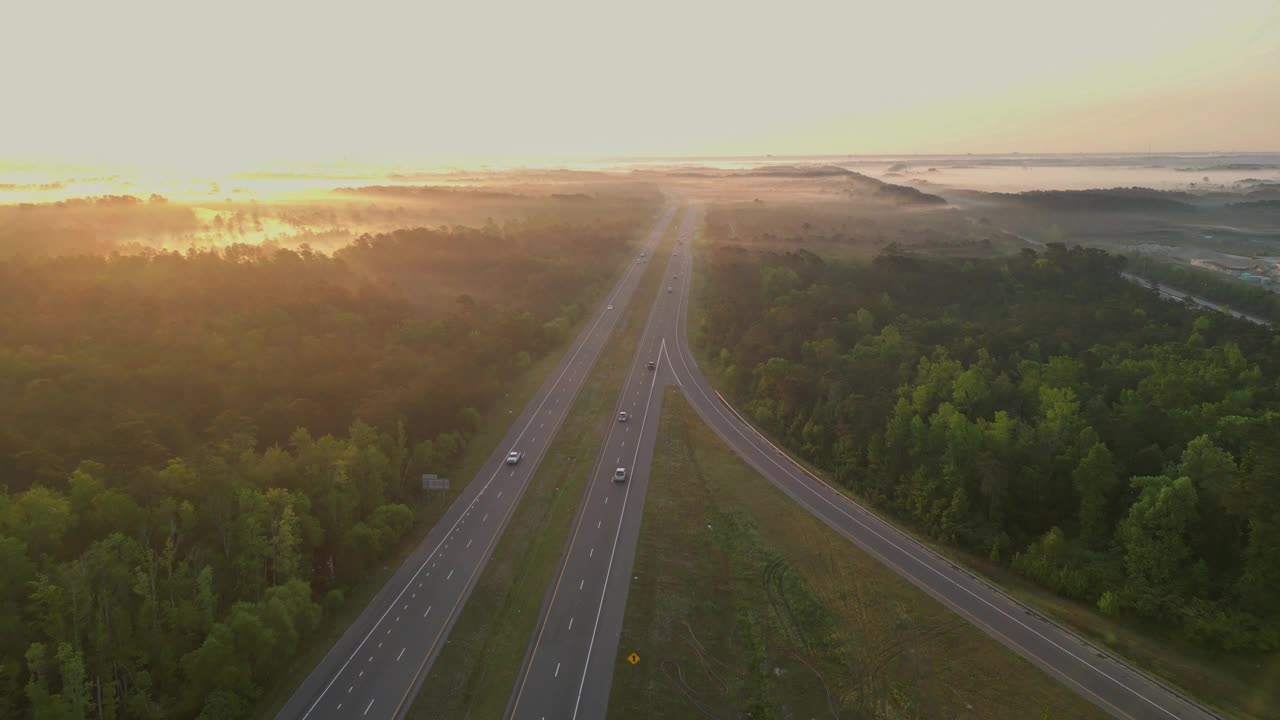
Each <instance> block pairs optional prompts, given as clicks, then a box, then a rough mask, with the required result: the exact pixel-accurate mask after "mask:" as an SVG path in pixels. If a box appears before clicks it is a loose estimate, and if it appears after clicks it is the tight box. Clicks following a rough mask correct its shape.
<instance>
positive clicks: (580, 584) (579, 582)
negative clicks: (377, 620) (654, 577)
mask: <svg viewBox="0 0 1280 720" xmlns="http://www.w3.org/2000/svg"><path fill="white" fill-rule="evenodd" d="M584 582H586V579H582V580H579V581H578V589H579V590H581V589H582V583H584ZM369 659H370V660H372V659H373V658H369Z"/></svg>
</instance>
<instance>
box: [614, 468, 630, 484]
mask: <svg viewBox="0 0 1280 720" xmlns="http://www.w3.org/2000/svg"><path fill="white" fill-rule="evenodd" d="M613 481H614V482H626V481H627V469H626V468H618V469H617V470H614V471H613Z"/></svg>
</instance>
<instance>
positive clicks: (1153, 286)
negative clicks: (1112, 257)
mask: <svg viewBox="0 0 1280 720" xmlns="http://www.w3.org/2000/svg"><path fill="white" fill-rule="evenodd" d="M1120 275H1121V276H1122V277H1124V279H1126V280H1128V281H1130V282H1134V283H1137V284H1139V285H1142V286H1143V287H1145V288H1148V289H1150V290H1155V291H1156V292H1157V293H1158V294H1159V295H1160V297H1162V298H1165V299H1167V300H1174V301H1177V302H1183V303H1186V302H1189V303H1193V304H1195V305H1199V306H1201V307H1206V308H1209V309H1210V310H1217V311H1218V312H1220V313H1226V314H1228V315H1230V316H1232V317H1236V318H1240V319H1241V320H1248V321H1249V322H1251V323H1253V324H1255V325H1265V326H1266V327H1271V322H1270V321H1268V320H1264V319H1262V318H1260V317H1258V316H1257V315H1250V314H1249V313H1244V312H1240V311H1239V310H1234V309H1232V308H1229V307H1227V306H1226V305H1222V304H1220V303H1216V302H1213V301H1212V300H1206V299H1204V298H1202V297H1197V296H1195V295H1192V294H1190V293H1185V292H1182V291H1181V290H1179V289H1177V288H1173V287H1169V286H1168V285H1164V284H1162V283H1157V282H1151V281H1150V280H1148V279H1146V278H1144V277H1139V276H1137V275H1134V274H1133V273H1127V272H1122V273H1120Z"/></svg>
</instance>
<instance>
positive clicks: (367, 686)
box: [277, 206, 676, 720]
mask: <svg viewBox="0 0 1280 720" xmlns="http://www.w3.org/2000/svg"><path fill="white" fill-rule="evenodd" d="M675 209H676V208H675V207H674V206H669V207H667V208H665V209H664V210H663V211H662V212H661V214H660V216H659V218H658V220H657V222H656V224H655V225H654V227H653V228H652V230H651V231H650V233H649V235H648V237H647V238H646V240H645V241H644V243H643V249H644V251H645V253H646V254H647V255H648V256H650V257H652V255H653V253H654V250H655V248H656V247H657V245H658V242H659V241H660V240H661V238H662V236H663V234H664V233H665V231H666V229H667V226H668V225H669V223H670V222H671V219H672V217H673V216H674V214H675ZM645 267H647V264H646V263H639V264H638V263H635V262H634V261H633V260H632V259H628V261H627V267H626V269H625V271H624V272H623V274H622V277H621V278H620V279H619V280H618V282H617V284H616V286H615V287H614V288H613V290H612V291H611V292H610V293H609V295H608V297H607V299H606V300H604V301H603V302H601V304H600V307H599V308H598V309H597V311H596V313H595V314H594V315H593V317H592V318H591V319H590V320H589V322H588V323H587V326H586V327H585V328H584V329H583V330H582V332H581V333H580V334H579V336H578V337H577V338H576V339H575V341H574V342H573V344H572V345H571V346H570V348H569V350H568V351H566V353H565V355H564V357H563V359H562V360H561V361H560V363H559V365H558V366H557V367H556V369H555V370H553V371H552V373H551V375H550V377H549V378H548V379H547V380H546V382H545V383H544V384H543V386H542V387H541V388H540V389H539V390H538V392H537V393H536V394H535V395H534V397H533V398H532V399H531V400H530V401H529V404H528V405H527V406H526V407H525V409H524V411H523V412H522V413H521V414H520V416H519V417H518V418H517V419H516V420H515V422H514V423H513V424H512V426H511V429H510V430H509V431H508V432H507V435H506V437H504V438H503V441H502V444H501V445H499V446H498V447H497V448H495V449H494V451H493V454H492V455H491V456H490V457H489V459H488V460H487V461H486V462H485V464H484V465H483V466H482V467H481V469H480V471H479V472H478V473H477V475H476V477H475V478H474V479H473V480H472V481H471V482H470V483H469V484H468V486H467V487H466V488H465V489H464V490H463V491H462V493H461V494H460V495H459V496H458V498H457V499H456V500H455V501H454V503H453V505H452V506H451V507H450V508H449V510H448V511H447V512H446V513H445V515H444V517H443V518H442V519H441V520H440V522H438V523H437V524H436V527H435V528H433V529H432V530H431V532H430V533H429V534H428V535H427V537H426V539H425V540H424V541H423V542H422V543H421V544H420V545H419V546H418V548H417V549H415V550H414V552H413V553H412V554H411V555H410V557H409V558H408V560H407V561H406V562H405V563H404V565H403V566H402V567H401V568H400V570H399V571H398V572H397V573H396V574H395V576H394V577H392V579H391V580H390V581H389V582H388V583H387V584H386V586H384V587H383V589H382V590H381V591H380V592H379V593H378V595H377V596H376V597H375V598H374V600H373V601H372V602H371V603H370V604H369V606H368V607H367V608H366V609H365V610H364V612H363V613H361V615H360V617H359V618H358V619H357V620H356V621H355V622H354V623H353V624H352V626H351V627H350V628H349V629H348V630H347V632H346V633H345V634H344V635H343V636H342V638H340V639H339V640H338V642H337V643H336V644H335V645H334V647H333V649H332V650H331V651H330V652H329V654H328V655H327V656H326V657H325V658H324V660H322V661H321V662H320V664H319V665H318V666H317V667H316V669H315V670H314V671H312V673H311V675H310V676H308V677H307V679H306V680H305V681H304V682H303V683H302V685H301V686H300V687H299V688H298V690H297V691H296V692H295V693H294V695H293V697H291V698H290V699H289V701H288V703H286V705H285V706H284V708H283V709H281V711H280V713H279V715H278V716H277V717H278V718H281V719H282V720H284V719H288V720H295V719H297V718H304V719H307V720H336V719H338V718H378V719H385V718H400V717H403V715H404V714H405V712H407V711H408V708H409V705H410V704H411V701H412V699H413V696H414V695H415V694H416V693H417V690H418V687H419V686H420V685H421V682H422V678H423V677H424V676H425V675H426V672H427V670H429V669H430V667H431V663H432V661H433V660H434V659H435V657H436V655H437V654H438V653H439V650H440V646H441V644H442V643H443V642H444V640H445V638H446V637H447V636H448V633H449V630H450V629H451V628H452V627H453V623H454V622H455V620H456V618H457V614H458V611H459V610H460V609H461V608H462V606H463V604H464V603H465V602H466V599H467V597H468V595H469V594H470V592H471V589H472V587H473V586H474V583H475V580H476V578H477V577H478V576H479V574H480V571H481V570H482V569H483V568H484V565H485V563H486V562H487V561H488V559H489V556H490V555H491V554H492V552H493V547H494V545H495V544H496V543H497V540H498V538H499V537H501V535H502V531H503V529H504V528H505V527H506V524H507V521H508V520H509V519H510V517H511V514H512V512H513V511H514V509H515V506H516V504H517V502H518V501H519V499H520V496H521V494H522V493H523V492H524V489H525V487H526V486H527V484H528V482H529V480H530V479H531V478H532V477H533V475H534V473H535V471H536V470H537V467H538V463H539V461H541V459H542V456H543V454H544V453H545V452H546V451H547V448H548V447H549V446H550V444H551V439H552V437H553V436H554V435H555V433H556V431H557V430H558V429H559V427H560V423H561V422H562V421H563V419H564V417H565V415H566V414H567V412H568V409H569V407H570V406H571V405H572V404H573V400H574V398H575V397H576V396H577V393H578V390H579V389H580V388H581V387H582V385H583V382H584V381H585V379H586V377H587V375H588V374H590V372H591V368H592V367H593V365H594V364H595V361H596V358H597V357H598V356H599V354H600V350H601V348H603V346H604V344H605V342H606V340H607V339H608V337H609V335H610V333H611V332H612V330H613V327H614V325H615V324H616V323H617V318H618V317H619V316H620V315H621V314H622V310H623V308H625V307H626V306H627V303H628V302H630V300H631V296H632V294H633V293H634V291H635V288H636V285H637V284H638V282H639V279H640V276H641V275H642V270H643V269H644V268H645ZM610 305H612V306H613V308H614V309H612V310H610V309H608V307H609V306H610ZM512 449H515V450H517V451H519V452H522V453H524V457H523V459H522V460H521V461H520V462H519V463H518V464H516V465H508V464H506V463H505V456H506V454H507V452H508V451H509V450H512Z"/></svg>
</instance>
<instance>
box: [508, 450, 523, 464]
mask: <svg viewBox="0 0 1280 720" xmlns="http://www.w3.org/2000/svg"><path fill="white" fill-rule="evenodd" d="M522 458H524V453H522V452H516V451H515V450H512V451H511V452H509V453H507V464H508V465H515V464H516V463H518V462H520V460H521V459H522Z"/></svg>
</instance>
